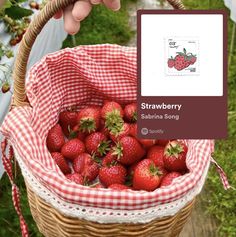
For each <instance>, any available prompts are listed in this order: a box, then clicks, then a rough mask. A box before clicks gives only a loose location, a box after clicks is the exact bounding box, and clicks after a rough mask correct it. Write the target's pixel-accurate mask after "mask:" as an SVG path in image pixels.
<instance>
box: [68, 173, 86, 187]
mask: <svg viewBox="0 0 236 237" xmlns="http://www.w3.org/2000/svg"><path fill="white" fill-rule="evenodd" d="M66 178H67V179H69V180H71V181H73V182H75V183H77V184H81V185H83V184H84V180H83V177H82V175H81V174H77V173H73V174H67V175H66Z"/></svg>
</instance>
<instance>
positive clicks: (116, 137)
mask: <svg viewBox="0 0 236 237" xmlns="http://www.w3.org/2000/svg"><path fill="white" fill-rule="evenodd" d="M129 127H130V126H129V124H128V123H124V124H123V126H122V129H121V131H120V132H117V133H112V132H110V138H111V140H112V141H113V142H117V141H119V140H120V139H121V138H122V137H125V136H128V135H129V130H130V129H129Z"/></svg>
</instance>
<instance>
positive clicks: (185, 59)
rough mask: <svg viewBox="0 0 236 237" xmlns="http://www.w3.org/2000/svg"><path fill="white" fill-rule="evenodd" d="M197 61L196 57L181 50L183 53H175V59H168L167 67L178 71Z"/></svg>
mask: <svg viewBox="0 0 236 237" xmlns="http://www.w3.org/2000/svg"><path fill="white" fill-rule="evenodd" d="M196 61H197V56H196V55H193V54H192V53H187V51H186V49H185V48H184V49H183V52H177V53H176V55H175V57H174V58H173V57H172V56H171V57H170V58H169V59H168V62H167V64H168V67H169V68H175V69H176V70H178V71H182V70H183V69H185V68H187V67H189V66H190V65H193V64H194V63H195V62H196Z"/></svg>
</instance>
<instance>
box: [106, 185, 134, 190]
mask: <svg viewBox="0 0 236 237" xmlns="http://www.w3.org/2000/svg"><path fill="white" fill-rule="evenodd" d="M108 188H110V189H113V190H127V189H130V188H129V187H127V186H126V185H124V184H112V185H110V186H109V187H108Z"/></svg>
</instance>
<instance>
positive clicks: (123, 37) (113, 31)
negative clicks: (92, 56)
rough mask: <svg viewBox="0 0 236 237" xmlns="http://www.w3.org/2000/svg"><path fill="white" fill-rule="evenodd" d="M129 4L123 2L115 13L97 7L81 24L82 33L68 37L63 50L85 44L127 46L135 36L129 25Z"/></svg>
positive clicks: (102, 7)
mask: <svg viewBox="0 0 236 237" xmlns="http://www.w3.org/2000/svg"><path fill="white" fill-rule="evenodd" d="M127 2H129V1H125V0H123V1H122V4H121V6H122V8H121V9H120V11H117V12H113V11H111V10H108V9H107V8H106V7H104V6H101V5H99V6H95V7H94V8H93V10H92V12H91V14H90V15H89V16H88V17H87V18H86V20H85V21H83V22H82V23H81V29H80V32H79V33H78V34H77V35H75V37H74V39H75V41H76V42H73V38H72V37H71V36H68V37H67V39H66V40H65V41H64V44H63V48H65V47H73V46H74V44H76V45H85V44H102V43H113V44H114V43H115V44H121V45H125V44H126V43H127V42H128V41H129V40H130V38H131V37H132V35H133V32H132V31H131V30H130V27H129V24H128V12H127V4H128V3H127Z"/></svg>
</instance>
